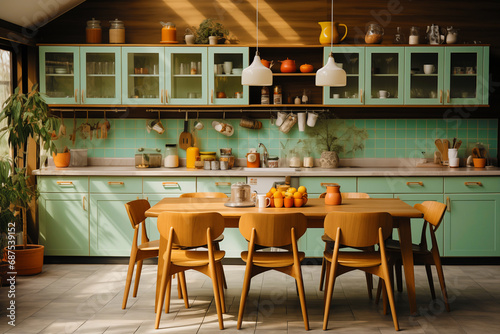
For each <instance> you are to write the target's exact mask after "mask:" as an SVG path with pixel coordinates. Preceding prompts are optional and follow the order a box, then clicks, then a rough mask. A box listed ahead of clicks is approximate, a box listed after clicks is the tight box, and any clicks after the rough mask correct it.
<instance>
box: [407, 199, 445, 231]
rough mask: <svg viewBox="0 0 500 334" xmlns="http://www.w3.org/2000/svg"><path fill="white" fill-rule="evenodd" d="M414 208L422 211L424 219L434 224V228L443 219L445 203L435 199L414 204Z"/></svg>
mask: <svg viewBox="0 0 500 334" xmlns="http://www.w3.org/2000/svg"><path fill="white" fill-rule="evenodd" d="M414 208H415V209H417V210H420V211H422V213H423V214H424V219H425V221H427V222H429V224H432V225H434V227H435V229H437V228H438V227H439V224H441V221H442V220H443V216H444V213H445V211H446V204H443V203H440V202H436V201H425V202H422V203H421V204H415V205H414Z"/></svg>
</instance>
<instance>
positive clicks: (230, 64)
mask: <svg viewBox="0 0 500 334" xmlns="http://www.w3.org/2000/svg"><path fill="white" fill-rule="evenodd" d="M232 70H233V62H232V61H225V62H224V73H225V74H231V71H232Z"/></svg>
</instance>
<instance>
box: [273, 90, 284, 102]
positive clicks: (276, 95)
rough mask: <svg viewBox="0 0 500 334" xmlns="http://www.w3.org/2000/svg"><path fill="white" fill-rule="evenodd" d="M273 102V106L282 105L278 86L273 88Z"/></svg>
mask: <svg viewBox="0 0 500 334" xmlns="http://www.w3.org/2000/svg"><path fill="white" fill-rule="evenodd" d="M273 101H274V104H282V103H283V99H282V95H281V86H280V85H276V86H274V94H273Z"/></svg>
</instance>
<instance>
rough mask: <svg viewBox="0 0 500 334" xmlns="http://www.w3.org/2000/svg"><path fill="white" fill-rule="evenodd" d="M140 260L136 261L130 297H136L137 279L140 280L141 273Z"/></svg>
mask: <svg viewBox="0 0 500 334" xmlns="http://www.w3.org/2000/svg"><path fill="white" fill-rule="evenodd" d="M142 262H143V260H140V261H137V268H136V269H135V282H134V292H133V294H132V297H134V298H135V297H137V290H138V289H139V281H140V280H141V273H142Z"/></svg>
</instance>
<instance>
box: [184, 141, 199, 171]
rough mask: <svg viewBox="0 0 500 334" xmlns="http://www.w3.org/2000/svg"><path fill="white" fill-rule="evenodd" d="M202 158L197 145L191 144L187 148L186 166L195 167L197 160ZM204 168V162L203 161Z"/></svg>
mask: <svg viewBox="0 0 500 334" xmlns="http://www.w3.org/2000/svg"><path fill="white" fill-rule="evenodd" d="M199 159H200V149H199V148H198V147H196V146H190V147H188V148H187V149H186V167H187V168H194V167H195V162H196V160H199ZM201 168H203V162H202V163H201Z"/></svg>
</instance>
